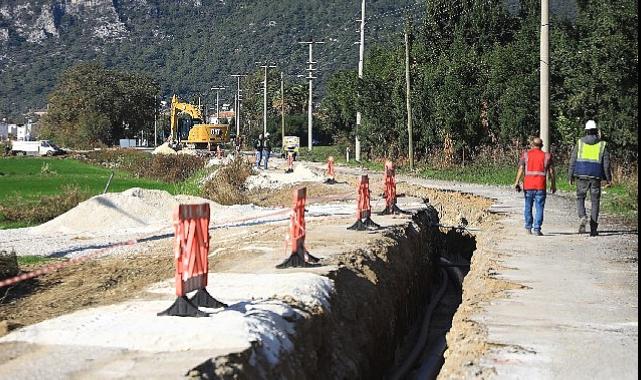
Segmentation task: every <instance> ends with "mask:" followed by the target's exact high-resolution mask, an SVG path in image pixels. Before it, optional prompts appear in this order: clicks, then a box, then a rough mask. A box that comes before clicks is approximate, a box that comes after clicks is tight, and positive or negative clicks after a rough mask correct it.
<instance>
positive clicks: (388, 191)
mask: <svg viewBox="0 0 641 380" xmlns="http://www.w3.org/2000/svg"><path fill="white" fill-rule="evenodd" d="M384 170H385V171H384V173H383V186H384V189H385V191H384V193H383V194H384V196H385V210H383V211H382V212H381V213H380V215H390V214H400V213H405V211H403V210H401V209H400V208H398V206H397V204H396V201H397V195H396V169H395V168H394V164H393V163H392V161H389V160H388V161H385V169H384Z"/></svg>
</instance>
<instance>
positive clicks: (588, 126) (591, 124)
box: [585, 120, 596, 131]
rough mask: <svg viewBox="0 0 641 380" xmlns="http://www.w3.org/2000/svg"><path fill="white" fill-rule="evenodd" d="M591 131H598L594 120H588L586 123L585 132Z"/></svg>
mask: <svg viewBox="0 0 641 380" xmlns="http://www.w3.org/2000/svg"><path fill="white" fill-rule="evenodd" d="M590 129H596V121H594V120H588V121H587V122H586V123H585V130H586V131H588V130H590Z"/></svg>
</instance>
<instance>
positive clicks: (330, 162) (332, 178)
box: [325, 156, 336, 185]
mask: <svg viewBox="0 0 641 380" xmlns="http://www.w3.org/2000/svg"><path fill="white" fill-rule="evenodd" d="M325 183H327V184H330V185H333V184H335V183H336V175H335V173H334V157H333V156H329V157H327V179H326V180H325Z"/></svg>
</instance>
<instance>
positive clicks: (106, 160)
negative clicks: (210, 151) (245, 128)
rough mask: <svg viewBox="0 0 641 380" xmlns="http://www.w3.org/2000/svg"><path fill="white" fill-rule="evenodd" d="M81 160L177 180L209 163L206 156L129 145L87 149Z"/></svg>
mask: <svg viewBox="0 0 641 380" xmlns="http://www.w3.org/2000/svg"><path fill="white" fill-rule="evenodd" d="M77 158H78V159H81V160H86V161H88V162H91V163H94V164H97V165H101V166H104V167H107V168H109V169H120V170H123V171H126V172H128V173H131V174H132V175H134V176H135V177H137V178H141V177H142V178H148V179H153V180H158V181H163V182H170V183H177V182H182V181H184V180H186V179H187V178H189V177H191V176H192V175H193V174H195V173H196V172H197V171H198V170H200V169H202V168H204V167H205V164H206V162H207V161H206V159H205V158H203V157H199V156H192V155H182V154H179V155H175V156H165V155H161V154H158V155H151V154H148V153H144V152H138V151H135V150H128V149H108V150H100V151H94V152H89V153H85V154H83V155H80V156H78V157H77Z"/></svg>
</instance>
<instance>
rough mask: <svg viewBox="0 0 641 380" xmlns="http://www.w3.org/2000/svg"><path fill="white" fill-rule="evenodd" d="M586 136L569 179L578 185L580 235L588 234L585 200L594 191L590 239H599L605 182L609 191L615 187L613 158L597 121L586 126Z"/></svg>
mask: <svg viewBox="0 0 641 380" xmlns="http://www.w3.org/2000/svg"><path fill="white" fill-rule="evenodd" d="M585 133H586V135H585V136H584V137H583V138H581V140H579V142H578V143H577V145H576V147H574V150H573V151H572V156H570V170H569V173H568V177H569V178H570V184H573V183H574V182H576V203H577V211H578V214H579V220H580V221H579V233H585V232H586V231H585V227H586V224H587V213H586V211H585V197H586V195H587V193H588V191H590V199H591V201H592V212H591V214H590V236H597V235H598V233H597V228H598V226H599V203H600V202H601V182H602V181H604V180H605V181H606V187H609V186H610V185H611V184H612V170H611V168H610V154H609V153H608V150H607V149H606V143H605V141H602V140H601V138H600V136H599V129H598V128H597V125H596V122H595V121H594V120H588V121H587V122H586V123H585Z"/></svg>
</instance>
